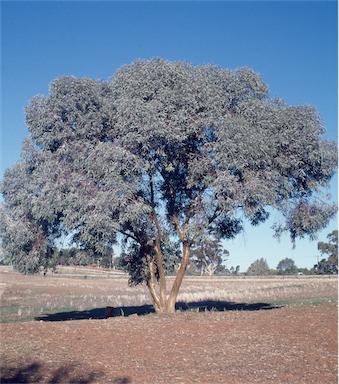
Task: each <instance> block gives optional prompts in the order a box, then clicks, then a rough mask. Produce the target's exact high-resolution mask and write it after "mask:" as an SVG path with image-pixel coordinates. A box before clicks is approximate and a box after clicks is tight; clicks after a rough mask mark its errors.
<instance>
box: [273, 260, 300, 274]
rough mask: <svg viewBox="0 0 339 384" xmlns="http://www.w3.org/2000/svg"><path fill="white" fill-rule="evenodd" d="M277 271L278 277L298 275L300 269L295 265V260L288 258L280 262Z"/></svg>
mask: <svg viewBox="0 0 339 384" xmlns="http://www.w3.org/2000/svg"><path fill="white" fill-rule="evenodd" d="M277 271H278V275H295V274H297V273H298V267H297V266H296V265H295V263H294V260H292V259H290V258H288V257H286V258H285V259H283V260H281V261H279V263H278V265H277Z"/></svg>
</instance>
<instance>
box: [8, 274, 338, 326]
mask: <svg viewBox="0 0 339 384" xmlns="http://www.w3.org/2000/svg"><path fill="white" fill-rule="evenodd" d="M172 281H173V278H169V279H168V286H169V288H170V287H171V282H172ZM0 293H1V303H0V320H1V322H14V321H30V320H33V319H34V318H37V317H39V316H43V315H48V314H53V313H63V312H72V311H83V312H85V311H88V310H93V309H96V308H105V307H106V306H112V307H122V308H125V307H127V306H145V305H149V304H150V298H149V294H148V290H147V288H146V287H144V286H137V287H129V286H128V278H127V276H126V275H124V274H121V273H112V272H107V271H99V270H95V269H86V268H63V269H61V270H59V273H57V274H47V275H46V276H41V275H37V276H23V275H20V274H18V273H16V272H13V271H12V270H11V269H10V268H9V267H0ZM337 294H338V280H337V276H331V277H328V276H323V277H322V276H312V277H308V276H298V277H295V276H293V277H283V278H277V277H272V278H250V277H246V278H243V277H241V278H234V277H229V278H228V277H224V278H220V277H218V278H206V277H186V278H185V280H184V283H183V285H182V289H181V291H180V294H179V298H178V301H181V302H184V303H188V306H187V308H189V303H192V302H203V301H221V302H227V303H236V304H239V303H247V304H251V303H263V302H265V303H268V304H270V305H282V306H298V307H300V306H304V305H320V304H322V303H328V302H337ZM121 311H122V310H121ZM122 313H123V311H122Z"/></svg>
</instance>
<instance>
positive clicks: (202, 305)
mask: <svg viewBox="0 0 339 384" xmlns="http://www.w3.org/2000/svg"><path fill="white" fill-rule="evenodd" d="M175 307H176V310H178V311H181V312H186V311H194V312H207V311H215V312H224V311H260V310H270V309H277V308H281V307H280V306H274V305H272V304H269V303H251V304H248V303H234V302H229V301H218V300H204V301H195V302H187V303H186V302H178V303H177V304H176V306H175ZM110 308H112V310H111V313H110V315H109V316H107V308H94V309H89V310H84V311H70V312H58V313H51V314H45V315H42V316H39V317H35V318H34V319H35V320H37V321H68V320H90V319H93V320H99V319H106V318H107V317H121V316H132V315H138V316H142V315H148V314H151V313H155V311H154V308H153V306H152V305H147V304H146V305H139V306H125V307H122V306H121V307H110Z"/></svg>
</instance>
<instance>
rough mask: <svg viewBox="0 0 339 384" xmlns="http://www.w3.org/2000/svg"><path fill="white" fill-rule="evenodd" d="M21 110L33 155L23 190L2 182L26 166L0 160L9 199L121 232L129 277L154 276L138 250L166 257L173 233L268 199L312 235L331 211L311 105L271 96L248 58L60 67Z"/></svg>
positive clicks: (205, 233)
mask: <svg viewBox="0 0 339 384" xmlns="http://www.w3.org/2000/svg"><path fill="white" fill-rule="evenodd" d="M26 123H27V126H28V129H29V131H30V135H31V144H30V145H31V147H32V148H31V150H30V151H29V153H30V155H29V156H28V155H27V154H26V157H24V158H23V160H22V161H21V163H19V165H20V164H22V163H23V164H24V167H26V168H27V167H28V168H29V172H30V173H29V180H30V181H29V185H30V187H29V188H26V187H25V186H24V187H23V190H25V188H26V192H25V193H26V195H27V196H29V199H27V198H26V195H25V194H23V195H18V196H16V194H15V192H14V191H12V190H11V187H10V184H11V182H12V179H16V178H17V179H18V182H19V181H20V180H21V176H20V175H19V176H14V175H13V174H12V173H11V172H9V173H7V174H6V176H5V179H4V183H3V187H2V191H3V194H4V197H5V203H4V206H5V208H6V211H9V212H12V211H16V209H17V207H20V208H18V209H22V207H25V206H26V205H27V206H28V207H29V212H30V217H29V222H32V223H34V225H38V227H37V228H42V227H41V226H42V224H44V225H45V226H46V223H50V225H52V227H53V226H54V228H55V227H56V223H58V224H59V228H62V230H65V231H67V232H69V233H72V234H74V240H76V241H77V242H78V243H79V244H80V245H81V246H82V247H84V248H92V249H94V250H95V251H96V252H101V251H103V250H104V249H107V246H110V245H112V244H113V243H114V242H115V241H116V234H117V233H120V234H121V235H122V236H123V240H124V241H125V242H126V244H127V245H126V251H127V250H130V252H129V253H130V256H129V260H133V263H129V265H130V272H131V276H132V280H133V281H134V282H141V281H145V280H146V281H147V279H149V278H150V277H149V274H148V272H147V271H145V268H146V266H147V263H146V262H145V260H144V257H145V255H146V254H148V255H150V257H151V258H152V259H153V262H154V263H155V265H156V263H157V262H159V260H158V261H156V251H155V250H156V249H158V248H157V241H158V240H160V243H161V250H162V257H163V262H164V260H166V263H165V264H172V265H173V264H174V262H173V260H171V257H169V256H168V255H167V254H168V252H167V253H166V252H165V249H173V247H174V245H173V244H175V242H176V241H177V239H180V241H181V243H182V244H184V245H185V246H186V247H191V246H192V244H194V242H197V241H198V240H199V241H202V239H203V238H204V237H206V239H207V238H209V237H212V238H232V237H234V236H235V235H236V234H237V233H239V232H240V231H241V229H242V226H241V220H242V218H247V219H248V220H250V222H251V223H252V224H253V225H257V224H260V223H261V222H264V221H265V220H266V219H267V218H268V211H267V208H268V207H273V208H275V209H277V210H278V211H280V212H281V213H282V216H283V218H284V219H283V220H282V221H281V222H279V223H277V224H276V227H275V229H276V232H277V234H280V233H282V232H285V231H288V232H290V234H291V238H292V240H294V239H295V238H296V237H298V236H301V237H303V236H305V235H309V236H311V238H312V237H314V236H315V234H316V232H317V231H318V230H319V229H322V228H323V227H325V226H326V225H327V223H328V221H329V219H330V218H331V217H332V216H333V215H334V213H335V211H336V208H335V207H334V206H332V205H327V204H325V203H323V202H321V201H319V200H315V198H314V193H315V192H317V191H319V189H320V188H321V187H326V186H328V182H329V180H330V178H331V177H332V175H333V173H334V172H335V168H336V161H337V156H336V153H337V147H336V144H335V143H334V142H330V141H326V140H323V139H321V135H322V134H323V133H324V127H323V125H322V123H321V120H320V118H319V116H318V114H317V112H316V111H315V110H314V109H313V108H312V107H310V106H287V105H286V104H285V103H284V102H283V101H281V100H276V99H274V100H271V99H269V98H268V88H267V86H266V85H265V83H264V82H263V81H262V79H261V77H260V76H259V75H257V74H256V73H254V72H253V71H252V70H250V69H248V68H243V69H239V70H236V71H230V70H225V69H220V68H218V67H214V66H192V65H190V64H188V63H182V62H168V61H165V60H161V59H154V60H149V61H142V60H141V61H137V62H135V63H133V64H131V65H127V66H124V67H122V68H121V69H119V70H118V71H117V72H116V73H115V74H114V76H113V77H112V79H111V80H110V81H108V82H102V81H96V80H92V79H77V78H74V77H62V78H59V79H56V80H54V81H53V82H52V83H51V86H50V91H49V95H48V96H38V97H35V98H33V99H32V100H31V102H30V105H29V106H28V107H27V108H26ZM26 152H27V151H26ZM21 166H23V165H21ZM24 180H25V177H24ZM14 189H15V188H14ZM10 190H11V191H12V192H9V191H10ZM24 196H25V197H24ZM11 215H13V213H11ZM17 218H18V220H19V219H20V220H23V222H25V220H26V219H23V216H20V215H19V216H17ZM9 227H10V224H9V223H7V222H6V223H5V224H3V228H4V229H3V231H4V232H3V233H5V234H6V233H8V231H9V230H8V228H9ZM47 232H48V231H47ZM47 232H46V230H44V231H43V233H45V236H47V235H48V233H47ZM50 232H53V231H50ZM30 233H31V234H32V233H33V232H30ZM2 236H5V235H2ZM3 241H4V240H3ZM11 241H13V242H14V240H8V242H9V243H10V242H11ZM169 244H170V245H169ZM171 247H172V248H171ZM12 248H13V244H12ZM174 248H175V250H176V251H175V252H173V254H175V255H176V257H177V254H178V250H177V248H176V247H174ZM30 252H31V250H30V249H28V250H27V252H26V253H27V254H30ZM158 252H160V251H159V249H158ZM166 255H167V256H166ZM28 258H29V257H28ZM141 259H142V261H141ZM157 267H159V266H157Z"/></svg>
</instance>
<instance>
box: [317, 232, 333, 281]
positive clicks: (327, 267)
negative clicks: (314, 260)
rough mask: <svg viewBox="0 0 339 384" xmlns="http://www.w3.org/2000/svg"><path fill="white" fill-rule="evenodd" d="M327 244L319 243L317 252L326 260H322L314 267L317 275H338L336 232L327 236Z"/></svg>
mask: <svg viewBox="0 0 339 384" xmlns="http://www.w3.org/2000/svg"><path fill="white" fill-rule="evenodd" d="M327 239H328V240H329V241H328V242H327V243H325V242H322V241H319V242H318V250H319V251H320V252H321V254H322V255H324V256H325V255H326V256H327V259H326V258H324V259H322V260H321V261H320V262H319V263H318V264H316V265H315V266H314V269H315V271H316V272H317V273H338V230H334V231H332V232H331V233H329V234H328V235H327Z"/></svg>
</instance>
